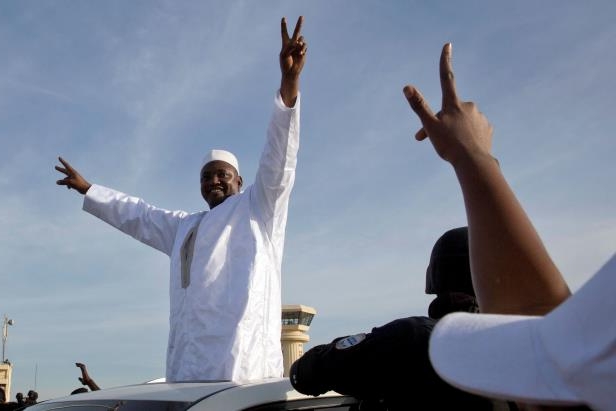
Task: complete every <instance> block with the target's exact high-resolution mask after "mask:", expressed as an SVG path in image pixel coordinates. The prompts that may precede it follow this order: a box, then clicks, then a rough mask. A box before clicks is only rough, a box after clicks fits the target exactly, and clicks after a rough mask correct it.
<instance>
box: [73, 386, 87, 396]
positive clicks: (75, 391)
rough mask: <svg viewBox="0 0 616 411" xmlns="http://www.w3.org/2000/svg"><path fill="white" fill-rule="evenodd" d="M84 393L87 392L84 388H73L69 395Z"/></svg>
mask: <svg viewBox="0 0 616 411" xmlns="http://www.w3.org/2000/svg"><path fill="white" fill-rule="evenodd" d="M84 392H88V389H87V388H86V387H79V388H75V389H74V390H73V391H71V395H75V394H83V393H84Z"/></svg>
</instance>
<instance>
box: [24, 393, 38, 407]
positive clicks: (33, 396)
mask: <svg viewBox="0 0 616 411" xmlns="http://www.w3.org/2000/svg"><path fill="white" fill-rule="evenodd" d="M37 400H38V392H36V391H34V390H30V391H28V398H27V399H26V402H27V403H28V404H36V401H37Z"/></svg>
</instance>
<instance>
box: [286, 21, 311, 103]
mask: <svg viewBox="0 0 616 411" xmlns="http://www.w3.org/2000/svg"><path fill="white" fill-rule="evenodd" d="M303 23H304V17H303V16H300V17H299V19H297V24H296V25H295V30H294V31H293V36H291V37H289V32H288V31H287V20H286V19H285V18H284V17H283V18H282V20H281V22H280V30H281V36H282V48H281V50H280V71H281V73H282V80H281V81H280V95H281V96H282V101H283V102H284V104H285V106H287V107H293V106H294V105H295V101H296V100H297V95H298V93H299V75H300V74H301V72H302V69H303V68H304V62H305V61H306V51H307V50H308V45H307V44H306V42H305V41H304V36H301V35H300V32H301V29H302V24H303Z"/></svg>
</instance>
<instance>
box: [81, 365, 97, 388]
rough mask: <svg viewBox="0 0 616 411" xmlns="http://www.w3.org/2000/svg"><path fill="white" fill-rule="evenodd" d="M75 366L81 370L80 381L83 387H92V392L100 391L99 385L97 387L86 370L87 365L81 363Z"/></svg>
mask: <svg viewBox="0 0 616 411" xmlns="http://www.w3.org/2000/svg"><path fill="white" fill-rule="evenodd" d="M75 366H76V367H78V368H79V369H80V370H81V377H79V381H80V382H81V383H82V384H83V385H87V386H88V387H90V389H91V390H92V391H98V390H100V388H99V387H98V385H96V383H95V382H94V380H93V379H92V378H90V376H89V375H88V370H87V369H86V365H85V364H82V363H80V362H76V363H75Z"/></svg>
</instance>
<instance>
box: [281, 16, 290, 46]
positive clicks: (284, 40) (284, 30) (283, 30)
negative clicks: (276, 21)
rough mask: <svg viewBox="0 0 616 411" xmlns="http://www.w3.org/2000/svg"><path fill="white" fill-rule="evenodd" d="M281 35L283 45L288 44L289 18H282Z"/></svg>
mask: <svg viewBox="0 0 616 411" xmlns="http://www.w3.org/2000/svg"><path fill="white" fill-rule="evenodd" d="M280 37H281V38H282V45H283V47H284V45H286V44H287V43H288V42H289V32H288V31H287V19H286V18H284V17H283V18H282V19H281V20H280Z"/></svg>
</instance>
